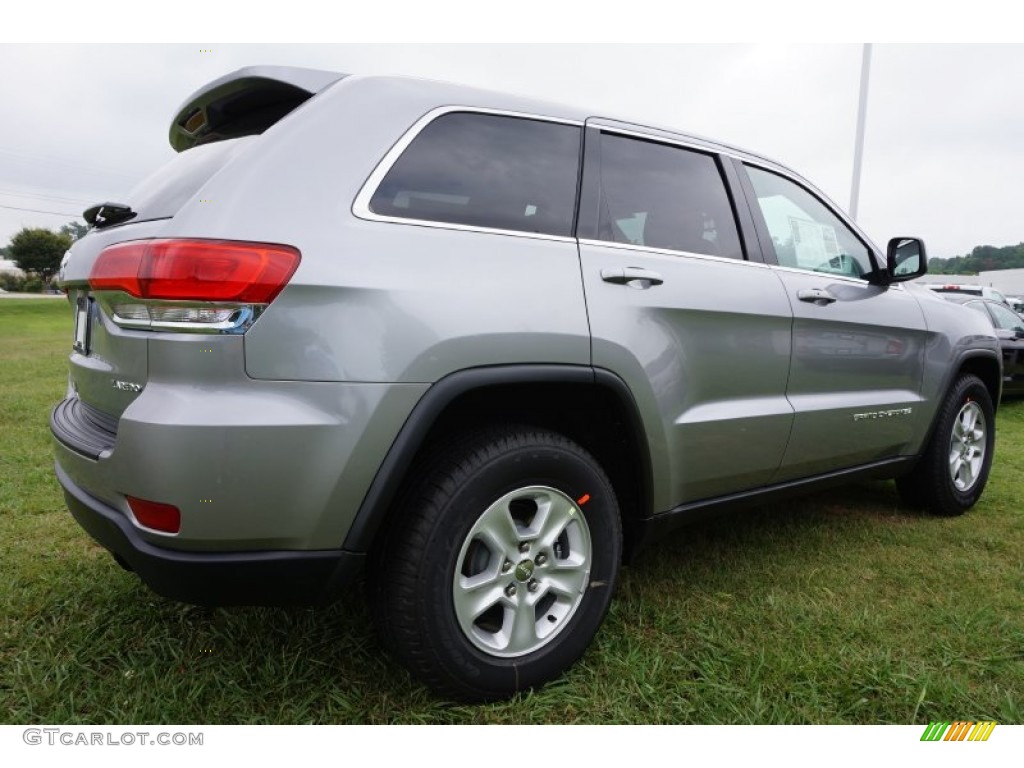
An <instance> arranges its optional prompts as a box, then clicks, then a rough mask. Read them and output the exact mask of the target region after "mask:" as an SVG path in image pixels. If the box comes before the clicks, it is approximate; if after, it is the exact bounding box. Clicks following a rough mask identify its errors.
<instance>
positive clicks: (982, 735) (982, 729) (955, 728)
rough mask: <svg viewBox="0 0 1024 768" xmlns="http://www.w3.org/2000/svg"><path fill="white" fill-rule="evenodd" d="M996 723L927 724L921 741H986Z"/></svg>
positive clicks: (990, 721) (989, 721)
mask: <svg viewBox="0 0 1024 768" xmlns="http://www.w3.org/2000/svg"><path fill="white" fill-rule="evenodd" d="M995 727H996V723H995V722H994V721H992V720H984V721H982V722H978V723H973V722H968V721H964V720H957V721H956V722H955V723H928V727H927V728H925V729H924V733H922V734H921V741H988V737H989V736H991V735H992V731H993V730H994V729H995Z"/></svg>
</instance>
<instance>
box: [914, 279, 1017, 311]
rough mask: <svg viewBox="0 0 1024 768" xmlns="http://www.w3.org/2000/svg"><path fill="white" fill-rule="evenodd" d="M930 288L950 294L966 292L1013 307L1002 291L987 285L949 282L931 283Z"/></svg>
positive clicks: (969, 294) (966, 293) (968, 294)
mask: <svg viewBox="0 0 1024 768" xmlns="http://www.w3.org/2000/svg"><path fill="white" fill-rule="evenodd" d="M928 288H930V289H931V290H933V291H935V292H936V293H943V294H946V293H949V294H964V295H967V296H981V297H983V298H986V299H991V300H992V301H998V302H999V303H1000V304H1003V305H1004V306H1007V307H1010V309H1013V305H1012V304H1011V303H1010V300H1009V299H1007V298H1006V296H1005V295H1004V294H1003V293H1002V291H997V290H996V289H995V288H992V287H990V286H987V285H968V284H957V283H947V284H946V285H929V286H928Z"/></svg>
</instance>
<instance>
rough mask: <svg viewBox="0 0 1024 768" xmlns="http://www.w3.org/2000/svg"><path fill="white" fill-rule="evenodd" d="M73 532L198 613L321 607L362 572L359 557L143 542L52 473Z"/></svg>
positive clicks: (121, 518) (127, 524)
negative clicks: (204, 608) (201, 608)
mask: <svg viewBox="0 0 1024 768" xmlns="http://www.w3.org/2000/svg"><path fill="white" fill-rule="evenodd" d="M56 472H57V479H58V480H59V481H60V484H61V486H63V488H64V497H65V499H66V500H67V505H68V509H70V510H71V514H72V515H74V517H75V519H76V520H77V521H78V524H79V525H81V526H82V528H84V529H85V530H86V532H87V533H88V534H89V535H90V536H92V537H93V538H94V539H95V540H96V541H97V542H99V543H100V544H101V545H102V546H103V547H105V548H106V549H107V550H109V551H110V552H111V553H112V554H113V555H114V556H115V557H116V558H117V559H118V562H120V563H121V564H122V565H124V566H126V567H127V568H129V569H131V570H132V571H134V572H135V573H136V574H138V576H139V578H141V579H142V580H143V581H144V582H145V583H146V584H147V585H148V586H149V587H150V588H151V589H152V590H153V591H154V592H157V593H158V594H161V595H163V596H164V597H169V598H171V599H174V600H180V601H182V602H186V603H194V604H196V605H310V604H319V603H325V602H328V601H330V600H331V599H333V598H334V597H336V596H337V595H338V594H339V593H340V592H341V590H342V589H343V588H344V587H345V586H346V585H347V584H349V583H351V582H352V581H353V580H355V579H356V578H357V577H358V576H359V574H360V573H361V571H362V566H363V561H364V557H365V556H364V555H362V554H360V553H356V552H348V551H345V550H314V551H291V550H277V551H262V552H183V551H178V550H170V549H164V548H162V547H157V546H154V545H153V544H151V543H149V542H148V541H146V540H144V539H143V538H142V537H141V536H140V535H139V532H138V529H137V528H136V527H135V526H134V525H133V524H132V523H131V521H129V520H128V519H127V518H126V517H125V515H124V514H123V513H121V512H119V511H118V510H116V509H114V508H113V507H110V506H108V505H106V504H105V503H103V502H102V501H100V500H98V499H96V498H94V497H92V496H90V495H89V494H88V493H86V492H85V491H84V490H82V489H81V488H80V487H79V486H78V485H76V484H75V482H74V481H73V480H71V478H70V477H69V476H68V475H67V473H66V472H64V470H63V469H61V467H60V464H57V465H56Z"/></svg>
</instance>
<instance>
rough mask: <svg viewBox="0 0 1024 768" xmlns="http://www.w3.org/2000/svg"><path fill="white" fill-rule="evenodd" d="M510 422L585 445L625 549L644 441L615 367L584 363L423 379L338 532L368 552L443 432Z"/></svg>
mask: <svg viewBox="0 0 1024 768" xmlns="http://www.w3.org/2000/svg"><path fill="white" fill-rule="evenodd" d="M510 421H511V422H518V423H524V424H530V425H533V426H536V427H539V428H544V429H548V430H552V431H554V432H557V433H560V434H563V435H565V436H566V437H567V438H569V439H571V440H573V441H574V442H576V443H578V444H579V445H581V446H582V447H583V448H585V449H586V450H587V451H589V452H590V453H591V454H593V456H594V457H595V459H596V460H597V461H598V463H599V464H600V465H601V466H602V467H603V468H604V470H605V472H606V473H607V474H608V476H609V478H610V480H611V482H612V485H613V487H614V488H615V491H616V495H617V497H618V502H619V508H620V510H621V515H622V518H623V519H622V523H623V529H624V530H623V533H624V536H625V547H626V553H627V555H628V553H629V552H630V550H631V548H632V545H633V544H634V533H635V531H634V525H633V523H636V522H637V521H639V520H642V519H644V518H646V517H649V516H650V514H651V512H652V504H653V485H652V483H653V476H652V468H651V458H650V448H649V446H648V442H647V436H646V433H645V430H644V425H643V420H642V417H641V416H640V411H639V408H638V407H637V404H636V402H635V400H634V399H633V396H632V393H631V392H630V390H629V388H628V386H627V385H626V384H625V383H624V382H623V381H622V379H620V378H619V377H618V376H616V375H615V374H613V373H611V372H609V371H606V370H603V369H594V368H590V367H588V366H569V365H564V366H563V365H515V366H494V367H487V368H474V369H467V370H464V371H459V372H457V373H454V374H450V375H449V376H446V377H445V378H443V379H441V380H440V381H438V382H437V383H436V384H434V385H433V386H431V388H430V389H429V390H428V391H427V393H426V394H425V395H424V396H423V398H422V399H421V400H420V402H419V403H418V404H417V405H416V407H415V408H414V409H413V412H412V413H411V414H410V416H409V418H408V419H407V420H406V422H405V424H404V426H403V427H402V429H401V430H400V432H399V434H398V436H397V437H396V438H395V440H394V442H393V444H392V446H391V448H390V450H389V451H388V454H387V456H386V457H385V459H384V461H383V462H382V464H381V467H380V469H379V470H378V471H377V475H376V476H375V477H374V480H373V482H372V483H371V485H370V488H369V490H368V491H367V493H366V495H365V497H364V499H363V502H362V504H361V505H360V508H359V511H358V512H357V514H356V517H355V519H354V521H353V523H352V526H351V527H350V529H349V533H348V535H347V536H346V538H345V542H344V545H343V546H344V549H346V550H350V551H356V552H368V551H370V550H371V549H372V548H373V545H374V542H375V540H376V539H377V537H378V533H379V532H380V531H381V530H382V528H384V527H385V523H386V522H387V521H388V519H389V518H390V515H391V514H392V507H393V506H394V501H395V500H396V498H397V497H398V495H399V493H400V491H401V489H402V488H403V487H404V486H405V485H407V484H408V483H409V482H410V481H411V480H412V476H413V474H414V472H415V468H416V466H417V465H418V464H421V463H422V460H423V459H424V458H425V457H427V456H428V455H429V454H430V453H431V452H432V451H437V450H439V449H440V448H441V447H442V446H443V445H444V443H445V441H446V439H448V438H451V437H454V436H456V435H460V434H465V433H466V432H471V431H474V430H477V429H483V428H485V427H487V426H488V425H490V424H494V423H507V422H510Z"/></svg>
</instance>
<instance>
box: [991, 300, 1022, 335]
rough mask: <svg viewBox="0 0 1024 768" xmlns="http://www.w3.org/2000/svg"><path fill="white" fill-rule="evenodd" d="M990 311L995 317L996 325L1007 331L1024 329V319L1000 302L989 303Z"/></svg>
mask: <svg viewBox="0 0 1024 768" xmlns="http://www.w3.org/2000/svg"><path fill="white" fill-rule="evenodd" d="M987 306H988V311H989V312H991V313H992V316H993V317H994V318H995V321H996V327H997V328H1003V329H1005V330H1007V331H1024V319H1021V316H1020V315H1018V314H1017V313H1016V312H1013V311H1011V310H1010V309H1007V308H1006V307H1004V306H1001V305H1000V304H989V305H987Z"/></svg>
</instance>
